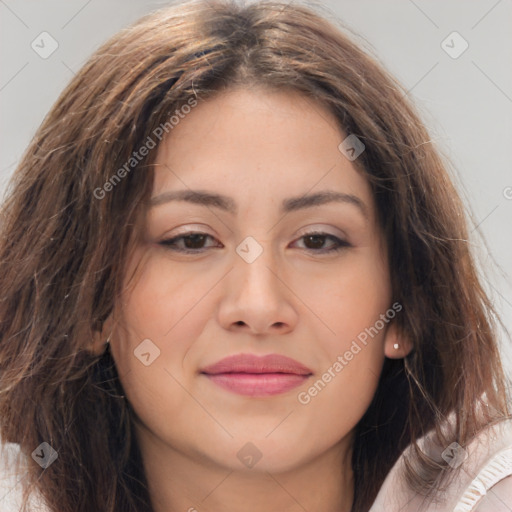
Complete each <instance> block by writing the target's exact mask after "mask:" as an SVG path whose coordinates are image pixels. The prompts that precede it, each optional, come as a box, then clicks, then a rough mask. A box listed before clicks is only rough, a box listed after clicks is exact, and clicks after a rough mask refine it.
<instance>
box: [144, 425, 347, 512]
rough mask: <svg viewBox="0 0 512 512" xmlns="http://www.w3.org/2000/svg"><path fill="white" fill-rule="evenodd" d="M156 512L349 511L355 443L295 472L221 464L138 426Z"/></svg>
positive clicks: (338, 447) (344, 444)
mask: <svg viewBox="0 0 512 512" xmlns="http://www.w3.org/2000/svg"><path fill="white" fill-rule="evenodd" d="M136 431H137V438H138V441H139V445H140V448H141V453H142V459H143V463H144V469H145V472H146V478H147V482H148V486H149V493H150V497H151V502H152V506H153V510H154V512H239V511H240V510H244V512H304V511H305V510H311V511H312V510H314V511H315V512H333V511H336V512H349V511H350V509H351V506H352V502H353V495H354V482H353V474H352V468H351V462H350V460H351V449H350V439H348V438H347V439H343V440H341V441H340V443H338V445H336V446H335V447H333V448H332V449H331V450H329V451H328V452H326V453H323V454H321V455H320V456H318V457H316V458H315V459H313V460H307V461H305V462H303V463H302V464H298V465H297V466H296V467H294V468H293V469H288V470H281V471H277V470H276V471H273V470H272V468H265V467H264V466H263V465H261V466H260V468H258V464H256V465H255V466H254V467H253V468H252V469H248V468H247V469H245V468H244V469H243V470H242V469H240V468H233V467H227V466H222V465H219V464H216V463H214V462H212V461H211V460H209V459H205V458H204V457H203V458H202V457H201V456H200V455H197V454H191V453H183V452H180V451H177V450H175V449H173V448H171V447H170V446H169V445H167V444H166V443H163V442H162V441H161V440H159V439H158V438H156V437H155V436H154V435H152V434H151V433H150V432H149V431H148V430H147V429H146V428H145V427H143V426H140V425H137V428H136Z"/></svg>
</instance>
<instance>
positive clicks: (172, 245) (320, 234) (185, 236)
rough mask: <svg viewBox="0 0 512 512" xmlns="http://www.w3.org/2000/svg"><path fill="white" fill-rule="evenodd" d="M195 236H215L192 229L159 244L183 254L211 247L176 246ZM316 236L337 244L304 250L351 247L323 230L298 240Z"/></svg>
mask: <svg viewBox="0 0 512 512" xmlns="http://www.w3.org/2000/svg"><path fill="white" fill-rule="evenodd" d="M194 236H202V237H208V238H213V237H212V236H211V235H209V234H207V233H202V232H200V231H191V232H189V233H184V234H182V235H179V236H175V237H173V238H168V239H166V240H162V241H161V242H159V244H160V245H162V246H163V247H165V248H166V249H169V250H171V251H175V252H180V253H183V254H200V253H202V252H204V251H205V250H207V249H209V248H208V247H206V248H199V249H177V248H176V245H177V244H176V242H177V241H179V240H185V239H191V238H192V237H194ZM315 236H316V237H321V238H325V239H330V240H332V241H334V242H335V243H336V246H335V247H332V248H330V249H327V250H326V249H304V250H306V251H312V252H314V253H317V254H329V253H336V252H339V251H342V250H343V249H346V248H347V247H351V244H350V243H348V242H347V241H346V240H341V239H340V238H338V237H337V236H334V235H331V234H329V233H323V232H321V231H312V232H309V233H306V234H304V235H302V236H301V237H300V238H298V240H301V239H303V238H306V237H315Z"/></svg>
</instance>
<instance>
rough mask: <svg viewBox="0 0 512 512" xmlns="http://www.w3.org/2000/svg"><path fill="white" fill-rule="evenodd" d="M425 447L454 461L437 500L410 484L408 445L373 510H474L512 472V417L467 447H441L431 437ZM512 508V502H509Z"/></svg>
mask: <svg viewBox="0 0 512 512" xmlns="http://www.w3.org/2000/svg"><path fill="white" fill-rule="evenodd" d="M420 446H421V447H422V450H424V451H425V452H426V453H428V454H429V455H431V456H432V457H433V458H437V459H438V460H440V459H439V457H441V458H443V459H445V460H446V461H447V462H448V463H449V464H451V465H452V464H453V465H452V467H453V468H454V469H455V471H454V474H453V476H452V477H451V479H450V480H449V481H448V483H447V486H446V489H443V492H442V493H440V495H439V496H436V498H435V501H433V500H432V499H431V500H428V499H426V498H425V497H423V496H420V495H418V494H416V493H414V492H413V491H412V490H411V489H410V488H409V487H408V486H407V484H406V481H405V477H404V472H403V471H404V467H405V466H404V461H405V457H406V455H407V454H408V452H409V449H407V450H406V451H405V452H404V454H402V456H401V457H400V458H399V459H398V461H397V462H396V464H395V465H394V466H393V468H392V470H391V471H390V473H389V474H388V476H387V478H386V480H385V481H384V484H383V485H382V487H381V489H380V491H379V494H378V495H377V498H376V500H375V502H374V503H373V505H372V507H371V508H370V512H472V511H474V510H476V508H477V507H478V504H479V503H480V501H481V500H482V498H483V497H484V496H485V495H486V494H487V493H488V492H493V491H492V487H493V486H494V485H496V484H497V483H499V482H500V481H501V480H503V479H505V478H507V477H509V476H512V420H506V421H502V422H500V423H497V424H496V425H494V426H491V427H488V428H487V429H486V430H485V431H483V432H482V433H481V434H480V435H479V436H478V437H477V438H475V439H474V440H473V441H472V442H471V443H470V444H469V445H468V446H467V447H465V448H462V447H460V446H459V445H456V446H455V443H454V446H451V445H450V447H446V448H445V449H443V447H440V446H438V445H436V444H435V443H433V442H432V438H431V437H426V438H425V439H423V440H422V442H421V444H420ZM507 505H509V506H510V509H511V510H512V503H510V504H507Z"/></svg>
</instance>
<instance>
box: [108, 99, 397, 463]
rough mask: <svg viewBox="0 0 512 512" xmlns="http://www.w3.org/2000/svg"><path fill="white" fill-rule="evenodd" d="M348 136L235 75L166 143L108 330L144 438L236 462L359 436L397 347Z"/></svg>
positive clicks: (340, 445) (384, 275) (383, 269)
mask: <svg viewBox="0 0 512 512" xmlns="http://www.w3.org/2000/svg"><path fill="white" fill-rule="evenodd" d="M345 137H346V135H344V134H343V133H342V131H340V130H339V128H338V127H337V124H336V120H335V118H334V117H333V115H332V114H331V113H330V112H329V111H328V110H327V109H325V108H324V107H322V106H321V105H318V104H316V103H313V102H312V101H311V100H309V99H307V98H305V97H303V96H301V95H300V94H299V93H292V92H268V91H261V90H260V91H254V90H253V91H248V90H232V91H229V92H222V93H219V94H218V95H217V96H215V97H213V98H211V99H209V100H207V101H204V102H199V104H198V105H197V106H196V107H195V108H193V109H192V110H191V112H190V113H188V114H187V115H186V116H185V117H184V118H183V119H181V120H180V121H179V124H177V125H175V126H174V128H173V129H172V131H171V132H170V135H169V136H168V137H167V139H164V141H163V142H162V143H161V145H160V146H159V148H158V154H157V159H156V168H155V181H154V189H153V195H152V200H151V205H150V206H149V208H148V213H147V216H146V219H145V225H144V230H143V231H144V240H143V241H142V242H141V244H140V246H138V247H137V250H136V252H135V254H134V256H133V258H132V259H131V261H130V264H129V267H128V269H127V271H126V280H125V283H126V286H125V288H124V293H123V295H122V297H121V299H120V301H119V303H118V304H117V305H116V314H115V324H114V334H113V336H112V341H111V346H112V353H113V357H114V359H115V362H116V365H117V367H118V371H119V375H120V378H121V382H122V384H123V387H124V389H125V394H126V396H127V399H128V400H129V401H130V403H131V405H132V407H133V409H134V410H135V412H136V414H137V417H138V419H137V424H136V428H137V433H138V436H139V439H140V441H141V445H142V446H148V445H150V444H151V445H153V446H156V445H157V446H159V449H160V451H161V453H162V454H166V456H170V457H172V456H173V455H172V454H174V455H175V456H176V457H178V456H179V457H185V458H188V459H190V460H197V461H202V463H204V464H207V463H210V464H215V465H217V466H219V465H220V466H223V467H225V468H230V469H240V468H241V467H243V466H242V464H243V463H244V460H247V461H248V460H249V459H247V456H249V457H250V456H255V457H256V458H258V457H260V456H261V458H260V459H259V461H257V465H256V466H255V469H258V470H261V471H265V470H266V471H286V470H290V469H293V468H294V467H297V466H298V465H300V464H306V463H307V462H308V461H310V460H312V459H314V458H315V457H318V456H319V455H320V454H326V453H332V454H334V456H335V457H338V456H342V454H343V453H344V450H345V448H346V447H348V446H350V441H351V433H352V431H353V429H354V427H355V425H356V424H357V422H358V421H359V420H360V418H361V417H362V416H363V414H364V412H365V410H366V409H367V407H368V405H369V403H370V401H371V399H372V397H373V395H374V393H375V390H376V386H377V380H378V376H379V374H380V371H381V368H382V364H383V361H384V357H385V356H386V355H389V356H390V357H394V356H396V357H398V356H399V354H398V353H397V352H396V350H395V353H394V354H393V349H392V346H393V344H394V342H396V339H395V337H394V328H393V322H392V321H390V319H391V318H392V317H394V316H395V314H398V309H397V308H396V307H395V308H393V307H392V300H391V299H392V298H391V287H390V276H389V271H388V263H387V260H386V246H385V242H384V240H383V238H382V235H381V233H380V230H379V227H378V222H377V220H378V219H377V217H376V211H375V205H374V201H373V198H372V194H371V190H370V187H369V185H368V183H367V181H366V179H365V177H364V176H363V175H362V174H361V171H359V170H357V169H356V168H355V167H354V165H353V164H352V162H351V161H350V160H349V159H347V158H346V157H345V156H344V155H343V154H342V153H341V152H340V150H339V149H338V146H339V144H340V143H341V142H342V141H343V140H344V139H345ZM226 358H227V359H226ZM248 443H251V444H248Z"/></svg>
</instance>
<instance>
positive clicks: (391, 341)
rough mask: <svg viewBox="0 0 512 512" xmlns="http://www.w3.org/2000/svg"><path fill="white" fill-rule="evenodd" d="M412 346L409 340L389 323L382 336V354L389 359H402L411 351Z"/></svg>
mask: <svg viewBox="0 0 512 512" xmlns="http://www.w3.org/2000/svg"><path fill="white" fill-rule="evenodd" d="M412 348H413V347H412V343H411V341H410V340H409V339H407V338H406V337H405V336H404V335H402V334H401V333H399V331H398V329H397V327H396V325H395V324H394V323H391V324H390V325H389V327H388V329H387V331H386V335H385V337H384V355H385V356H386V357H388V358H389V359H403V358H404V357H406V356H408V355H409V354H410V353H411V351H412Z"/></svg>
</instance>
